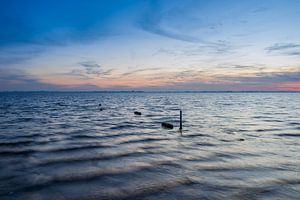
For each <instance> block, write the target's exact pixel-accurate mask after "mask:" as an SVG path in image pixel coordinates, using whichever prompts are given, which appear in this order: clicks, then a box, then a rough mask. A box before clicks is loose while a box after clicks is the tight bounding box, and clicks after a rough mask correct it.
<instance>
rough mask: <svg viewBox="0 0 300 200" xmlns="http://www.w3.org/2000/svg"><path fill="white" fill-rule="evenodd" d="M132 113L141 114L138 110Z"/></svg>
mask: <svg viewBox="0 0 300 200" xmlns="http://www.w3.org/2000/svg"><path fill="white" fill-rule="evenodd" d="M134 114H135V115H142V113H141V112H138V111H135V112H134Z"/></svg>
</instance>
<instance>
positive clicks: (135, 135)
mask: <svg viewBox="0 0 300 200" xmlns="http://www.w3.org/2000/svg"><path fill="white" fill-rule="evenodd" d="M99 104H102V106H101V107H100V106H99ZM179 109H182V110H183V120H184V121H183V132H182V134H181V133H180V132H178V127H179ZM134 111H140V112H142V115H141V116H135V115H134V114H133V112H134ZM161 122H169V123H172V124H174V126H175V127H174V129H173V130H167V129H163V128H161ZM299 144H300V93H165V94H164V93H0V167H1V168H0V199H1V200H3V199H29V200H30V199H55V200H59V199H293V200H294V199H300V145H299Z"/></svg>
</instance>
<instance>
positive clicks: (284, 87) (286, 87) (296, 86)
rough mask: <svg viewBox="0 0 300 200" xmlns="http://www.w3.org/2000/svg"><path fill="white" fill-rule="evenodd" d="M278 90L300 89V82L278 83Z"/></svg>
mask: <svg viewBox="0 0 300 200" xmlns="http://www.w3.org/2000/svg"><path fill="white" fill-rule="evenodd" d="M276 88H277V89H278V90H283V91H300V82H284V83H278V84H276Z"/></svg>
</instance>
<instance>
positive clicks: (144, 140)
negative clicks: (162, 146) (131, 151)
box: [120, 138, 168, 144]
mask: <svg viewBox="0 0 300 200" xmlns="http://www.w3.org/2000/svg"><path fill="white" fill-rule="evenodd" d="M164 140H168V138H144V139H137V140H129V141H125V142H120V144H131V143H147V142H155V141H164Z"/></svg>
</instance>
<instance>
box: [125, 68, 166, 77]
mask: <svg viewBox="0 0 300 200" xmlns="http://www.w3.org/2000/svg"><path fill="white" fill-rule="evenodd" d="M158 70H162V68H159V67H153V68H145V69H137V70H133V71H129V72H125V73H122V74H120V76H131V75H136V74H138V73H141V72H153V71H158Z"/></svg>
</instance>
